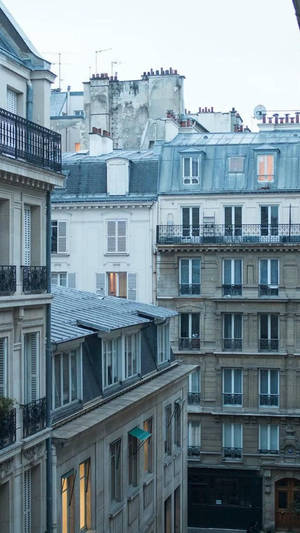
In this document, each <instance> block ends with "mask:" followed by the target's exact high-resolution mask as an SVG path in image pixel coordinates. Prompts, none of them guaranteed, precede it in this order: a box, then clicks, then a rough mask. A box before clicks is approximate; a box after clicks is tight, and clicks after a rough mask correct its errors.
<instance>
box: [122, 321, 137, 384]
mask: <svg viewBox="0 0 300 533" xmlns="http://www.w3.org/2000/svg"><path fill="white" fill-rule="evenodd" d="M129 338H131V339H132V338H133V339H134V350H135V372H131V373H129V372H128V366H129V365H128V355H127V354H128V350H127V344H128V339H129ZM131 342H132V340H131ZM132 368H133V363H132ZM140 368H141V332H140V331H135V332H133V333H128V334H126V335H124V379H130V378H133V377H135V376H137V375H138V374H139V373H140Z"/></svg>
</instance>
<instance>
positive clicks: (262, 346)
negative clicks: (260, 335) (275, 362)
mask: <svg viewBox="0 0 300 533" xmlns="http://www.w3.org/2000/svg"><path fill="white" fill-rule="evenodd" d="M278 349H279V339H259V350H260V351H261V352H278Z"/></svg>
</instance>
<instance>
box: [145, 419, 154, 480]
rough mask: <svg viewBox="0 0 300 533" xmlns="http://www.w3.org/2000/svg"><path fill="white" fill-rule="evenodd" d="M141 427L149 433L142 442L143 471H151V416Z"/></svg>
mask: <svg viewBox="0 0 300 533" xmlns="http://www.w3.org/2000/svg"><path fill="white" fill-rule="evenodd" d="M143 427H144V431H147V432H148V433H150V434H151V436H150V437H149V438H148V439H146V440H145V443H144V472H149V473H151V472H152V471H153V445H152V418H148V419H147V420H145V422H144V426H143Z"/></svg>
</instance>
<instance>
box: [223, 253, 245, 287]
mask: <svg viewBox="0 0 300 533" xmlns="http://www.w3.org/2000/svg"><path fill="white" fill-rule="evenodd" d="M241 294H242V260H241V259H224V261H223V295H224V296H241Z"/></svg>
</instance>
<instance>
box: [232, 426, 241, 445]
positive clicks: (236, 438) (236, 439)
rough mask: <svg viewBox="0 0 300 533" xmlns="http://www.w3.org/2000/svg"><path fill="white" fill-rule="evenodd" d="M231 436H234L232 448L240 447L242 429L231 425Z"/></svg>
mask: <svg viewBox="0 0 300 533" xmlns="http://www.w3.org/2000/svg"><path fill="white" fill-rule="evenodd" d="M233 435H234V447H235V448H241V447H242V427H241V425H240V424H233Z"/></svg>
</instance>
